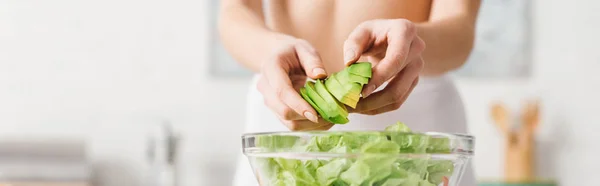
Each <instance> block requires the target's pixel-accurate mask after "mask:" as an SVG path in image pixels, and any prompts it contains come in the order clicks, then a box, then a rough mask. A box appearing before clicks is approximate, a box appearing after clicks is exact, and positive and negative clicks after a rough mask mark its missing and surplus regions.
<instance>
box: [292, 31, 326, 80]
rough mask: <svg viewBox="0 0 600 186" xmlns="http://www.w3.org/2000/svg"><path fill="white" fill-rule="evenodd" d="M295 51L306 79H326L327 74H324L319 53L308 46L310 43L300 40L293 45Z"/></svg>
mask: <svg viewBox="0 0 600 186" xmlns="http://www.w3.org/2000/svg"><path fill="white" fill-rule="evenodd" d="M295 49H296V54H297V55H298V60H300V64H302V67H303V69H304V71H305V72H306V75H307V76H308V77H310V78H312V79H322V78H325V77H327V72H325V68H324V67H323V62H322V61H321V58H320V57H319V53H318V52H317V50H315V49H314V48H313V47H312V46H311V45H310V43H308V42H307V41H304V40H300V41H299V42H298V44H296V45H295Z"/></svg>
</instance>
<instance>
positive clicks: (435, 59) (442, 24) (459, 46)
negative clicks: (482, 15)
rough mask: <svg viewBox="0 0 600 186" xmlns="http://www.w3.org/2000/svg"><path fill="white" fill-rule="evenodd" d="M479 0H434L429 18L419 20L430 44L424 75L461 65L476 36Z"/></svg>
mask: <svg viewBox="0 0 600 186" xmlns="http://www.w3.org/2000/svg"><path fill="white" fill-rule="evenodd" d="M479 5H480V0H434V1H433V5H432V8H431V14H430V17H429V21H428V22H424V23H419V24H417V30H418V35H419V37H421V38H422V39H423V40H424V41H425V43H426V44H427V49H425V51H424V52H423V59H424V61H425V67H424V69H423V73H424V75H440V74H443V73H446V72H448V71H451V70H454V69H457V68H459V67H461V66H462V65H463V64H464V63H465V61H466V60H467V58H468V56H469V54H470V53H471V50H472V49H473V42H474V40H475V39H474V37H475V21H476V18H477V14H478V12H479Z"/></svg>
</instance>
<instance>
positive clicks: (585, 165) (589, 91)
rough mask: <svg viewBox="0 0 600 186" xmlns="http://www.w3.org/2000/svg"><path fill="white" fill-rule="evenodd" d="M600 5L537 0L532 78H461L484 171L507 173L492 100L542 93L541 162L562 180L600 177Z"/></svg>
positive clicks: (587, 184)
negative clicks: (599, 173)
mask: <svg viewBox="0 0 600 186" xmlns="http://www.w3.org/2000/svg"><path fill="white" fill-rule="evenodd" d="M599 6H600V2H598V1H586V0H581V1H560V0H550V1H548V0H544V1H541V0H539V1H535V3H534V10H533V11H534V12H533V15H534V20H533V24H534V25H533V29H534V30H533V34H532V35H533V39H534V43H533V44H534V51H533V55H534V70H533V76H532V78H530V79H526V80H505V81H491V80H464V79H463V80H461V81H460V82H459V86H460V88H461V92H462V93H463V95H464V97H465V98H466V99H465V102H466V104H467V109H468V114H469V122H470V127H471V131H472V132H473V133H474V134H475V135H476V136H477V140H478V142H477V146H476V147H477V151H476V153H477V156H476V159H475V163H476V166H477V168H476V170H477V173H478V176H479V177H480V178H482V179H486V178H487V179H489V178H496V177H497V176H498V175H501V174H502V164H503V162H502V160H503V159H502V157H501V155H502V154H503V152H502V151H501V148H502V144H503V141H502V138H500V134H499V132H498V130H497V129H496V128H495V126H494V124H493V123H492V122H491V120H490V119H489V117H488V112H489V102H490V101H494V100H503V99H505V100H507V101H508V102H510V103H511V106H518V105H516V104H518V102H517V101H518V100H519V99H520V98H527V97H528V96H536V95H537V96H539V97H540V98H541V100H542V104H543V111H542V112H543V114H542V115H543V118H542V123H541V125H540V130H539V139H538V140H539V147H538V155H539V157H540V159H539V160H538V164H539V165H538V170H539V174H540V176H541V177H544V178H548V177H556V178H557V179H558V180H559V181H560V183H561V185H569V186H570V185H578V186H592V185H598V183H597V180H596V179H595V176H594V175H595V172H596V171H595V170H596V169H597V168H598V167H600V158H598V157H600V151H598V150H597V148H593V147H594V146H595V145H594V144H595V143H597V142H598V141H600V136H598V135H597V134H596V133H597V131H599V130H600V125H596V124H595V122H596V121H599V119H600V115H598V114H597V111H598V110H599V109H600V98H598V96H597V95H600V75H599V74H598V73H597V69H600V53H599V52H598V49H597V48H598V47H597V43H598V42H599V41H600V35H598V33H600V22H599V21H598V20H599V19H600V12H598V11H597V10H596V8H597V7H599Z"/></svg>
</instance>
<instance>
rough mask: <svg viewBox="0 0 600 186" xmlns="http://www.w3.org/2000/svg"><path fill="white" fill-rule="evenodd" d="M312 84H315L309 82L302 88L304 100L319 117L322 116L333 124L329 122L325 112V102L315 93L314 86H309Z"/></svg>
mask: <svg viewBox="0 0 600 186" xmlns="http://www.w3.org/2000/svg"><path fill="white" fill-rule="evenodd" d="M311 83H312V84H314V83H313V82H311V81H307V82H306V86H305V87H302V88H300V95H301V96H302V98H304V100H306V101H307V102H308V104H310V105H311V106H312V107H313V108H314V109H315V110H316V111H317V112H318V113H319V115H321V118H323V119H324V120H326V121H329V122H332V121H330V120H329V116H327V112H325V108H326V107H327V105H326V103H325V101H324V100H323V98H321V96H319V94H317V92H315V91H314V89H311V87H312V86H311V85H309V84H311ZM313 99H314V100H313ZM317 103H319V104H317Z"/></svg>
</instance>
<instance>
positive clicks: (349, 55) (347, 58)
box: [344, 49, 356, 64]
mask: <svg viewBox="0 0 600 186" xmlns="http://www.w3.org/2000/svg"><path fill="white" fill-rule="evenodd" d="M355 53H356V51H354V49H348V50H346V52H345V54H344V64H348V62H350V61H352V59H354V56H355V55H356V54H355Z"/></svg>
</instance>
